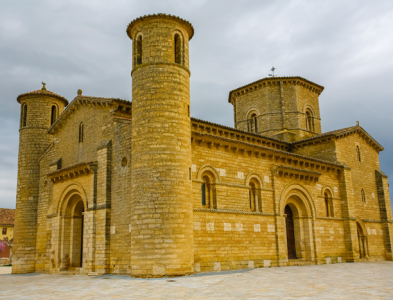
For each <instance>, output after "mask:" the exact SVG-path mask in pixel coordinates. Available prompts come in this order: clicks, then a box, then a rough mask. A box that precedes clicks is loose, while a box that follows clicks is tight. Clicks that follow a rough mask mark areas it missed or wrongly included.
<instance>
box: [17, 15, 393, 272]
mask: <svg viewBox="0 0 393 300" xmlns="http://www.w3.org/2000/svg"><path fill="white" fill-rule="evenodd" d="M126 32H127V35H128V37H129V38H130V39H131V40H132V42H133V43H132V57H133V64H132V71H131V77H132V102H130V101H126V100H122V99H116V98H102V97H95V96H85V95H83V93H82V91H81V90H79V91H78V93H77V96H76V97H75V98H74V99H73V100H72V101H71V102H70V103H69V102H68V100H67V99H65V98H64V97H62V96H60V95H58V94H55V93H53V92H50V91H48V90H47V89H46V87H45V84H44V85H43V87H42V89H41V90H37V91H33V92H29V93H24V94H21V95H19V96H18V97H17V101H18V102H19V103H20V105H21V115H20V145H19V160H18V184H17V202H16V220H15V247H14V253H15V254H14V264H13V269H12V271H13V273H14V274H18V273H29V272H42V273H65V274H89V275H99V274H106V273H112V274H128V275H130V276H132V277H162V276H182V275H189V274H194V273H199V272H214V271H225V270H236V269H247V268H263V267H274V266H292V265H310V264H332V263H344V262H358V261H367V260H392V259H393V257H392V239H393V233H392V231H393V221H392V212H391V205H390V197H389V189H388V186H389V185H388V180H387V176H386V175H385V174H384V173H383V172H382V171H381V169H380V166H379V156H378V155H379V152H380V151H382V150H383V147H382V146H381V145H380V144H379V143H378V142H377V141H376V140H375V139H374V138H373V137H371V136H370V135H369V134H368V133H367V132H366V131H365V130H364V129H363V128H362V127H360V126H359V124H356V125H355V126H352V127H348V128H343V129H338V130H335V131H331V132H325V133H322V131H321V117H320V110H319V100H318V97H319V95H320V94H321V93H322V91H323V89H324V88H323V87H322V86H321V85H318V84H316V83H313V82H311V81H309V80H307V79H304V78H302V77H269V78H263V79H260V80H257V81H255V82H252V83H249V84H246V85H244V86H242V87H239V88H237V89H234V90H232V91H230V92H229V97H228V102H229V103H230V104H231V105H232V106H233V117H234V127H233V128H232V127H227V126H223V125H220V124H215V123H211V122H207V121H203V120H199V119H195V118H191V117H190V110H191V107H190V68H189V41H190V40H191V38H192V37H193V35H194V28H193V27H192V25H191V24H190V23H189V22H187V21H185V20H183V19H181V18H179V17H175V16H171V15H165V14H157V15H147V16H143V17H140V18H137V19H135V20H134V21H132V22H131V23H130V24H129V25H128V27H127V31H126ZM223 105H224V104H223ZM354 123H355V122H354Z"/></svg>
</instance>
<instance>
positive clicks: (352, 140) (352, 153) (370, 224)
mask: <svg viewBox="0 0 393 300" xmlns="http://www.w3.org/2000/svg"><path fill="white" fill-rule="evenodd" d="M335 143H336V149H337V150H336V153H337V160H338V161H339V162H343V163H345V164H346V165H348V166H349V167H350V168H351V177H352V189H353V193H354V206H355V209H354V214H355V217H356V218H360V219H361V220H363V222H364V223H365V229H366V231H367V233H364V234H367V235H368V243H369V249H368V251H369V255H370V256H381V257H383V258H384V257H385V252H386V250H385V249H384V246H383V245H384V239H383V230H382V224H381V223H380V220H381V214H380V203H379V201H378V191H377V182H376V175H375V173H376V170H379V169H380V167H379V157H378V151H377V150H376V149H375V148H374V147H372V146H371V145H370V144H369V143H368V142H367V141H366V140H365V139H364V138H362V137H361V136H360V135H359V134H358V133H355V134H351V135H348V136H346V137H345V138H339V139H337V140H336V141H335ZM357 146H359V149H360V156H361V161H359V159H358V155H357V150H356V147H357ZM362 190H363V191H364V195H365V198H364V200H363V199H362V192H361V191H362ZM387 194H388V193H387ZM386 200H387V199H386ZM386 200H385V201H384V202H385V203H386V205H387V206H388V210H389V209H390V201H386ZM388 215H389V216H390V218H389V219H390V220H391V215H392V214H391V212H390V214H389V213H388Z"/></svg>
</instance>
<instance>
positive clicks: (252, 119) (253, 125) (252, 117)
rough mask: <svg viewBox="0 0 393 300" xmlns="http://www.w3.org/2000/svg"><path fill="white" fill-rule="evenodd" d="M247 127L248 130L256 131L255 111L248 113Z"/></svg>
mask: <svg viewBox="0 0 393 300" xmlns="http://www.w3.org/2000/svg"><path fill="white" fill-rule="evenodd" d="M247 127H248V131H249V132H254V133H257V132H258V119H257V114H256V113H253V114H251V115H250V117H249V119H248V120H247Z"/></svg>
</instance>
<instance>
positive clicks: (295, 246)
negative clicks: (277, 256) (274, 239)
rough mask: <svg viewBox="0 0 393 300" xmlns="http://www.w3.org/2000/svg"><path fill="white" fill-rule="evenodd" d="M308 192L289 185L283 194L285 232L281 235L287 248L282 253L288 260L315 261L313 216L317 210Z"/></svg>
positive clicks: (282, 205) (281, 208) (295, 185)
mask: <svg viewBox="0 0 393 300" xmlns="http://www.w3.org/2000/svg"><path fill="white" fill-rule="evenodd" d="M311 199H312V198H311V196H310V194H309V193H308V191H307V190H306V189H305V188H304V187H302V186H300V185H297V184H290V185H288V186H287V187H286V188H285V189H284V190H283V192H282V194H281V200H280V211H281V214H282V215H283V217H284V218H283V226H284V231H283V234H282V235H281V237H282V242H283V243H284V244H283V246H284V245H285V248H284V247H282V248H281V250H280V252H281V251H282V252H281V253H282V255H286V256H287V259H298V260H302V261H315V259H316V249H315V243H314V226H313V216H314V211H315V208H314V206H313V203H312V200H311Z"/></svg>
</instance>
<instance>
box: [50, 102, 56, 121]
mask: <svg viewBox="0 0 393 300" xmlns="http://www.w3.org/2000/svg"><path fill="white" fill-rule="evenodd" d="M56 119H57V107H56V105H52V109H51V117H50V125H53V123H55V121H56Z"/></svg>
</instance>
